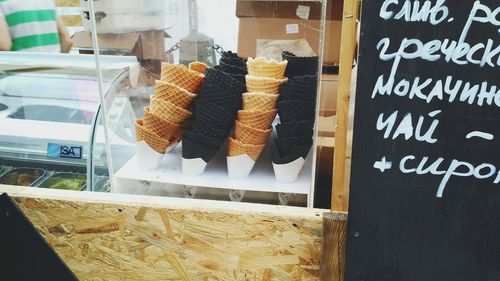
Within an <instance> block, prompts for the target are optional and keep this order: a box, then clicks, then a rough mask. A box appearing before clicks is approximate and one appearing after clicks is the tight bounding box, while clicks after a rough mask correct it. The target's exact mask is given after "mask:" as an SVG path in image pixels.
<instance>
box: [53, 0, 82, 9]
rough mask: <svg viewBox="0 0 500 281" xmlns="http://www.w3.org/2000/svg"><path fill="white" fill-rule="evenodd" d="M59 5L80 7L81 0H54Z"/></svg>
mask: <svg viewBox="0 0 500 281" xmlns="http://www.w3.org/2000/svg"><path fill="white" fill-rule="evenodd" d="M54 4H56V6H57V7H80V0H54Z"/></svg>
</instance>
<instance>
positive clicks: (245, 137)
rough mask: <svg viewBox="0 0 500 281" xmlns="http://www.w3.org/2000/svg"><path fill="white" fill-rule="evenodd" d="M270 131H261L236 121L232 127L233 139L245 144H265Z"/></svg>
mask: <svg viewBox="0 0 500 281" xmlns="http://www.w3.org/2000/svg"><path fill="white" fill-rule="evenodd" d="M271 131H272V129H271V128H269V129H267V130H261V129H257V128H252V127H250V126H247V125H245V124H242V123H241V122H238V121H236V123H235V125H234V139H236V140H237V141H239V142H241V143H245V144H255V145H258V144H265V143H266V141H267V137H268V136H269V134H270V133H271Z"/></svg>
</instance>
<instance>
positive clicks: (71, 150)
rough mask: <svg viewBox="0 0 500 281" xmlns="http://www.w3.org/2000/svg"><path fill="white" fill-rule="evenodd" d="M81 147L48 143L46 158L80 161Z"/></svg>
mask: <svg viewBox="0 0 500 281" xmlns="http://www.w3.org/2000/svg"><path fill="white" fill-rule="evenodd" d="M82 152H83V147H82V146H81V145H68V144H56V143H49V144H48V146H47V157H49V158H70V159H82Z"/></svg>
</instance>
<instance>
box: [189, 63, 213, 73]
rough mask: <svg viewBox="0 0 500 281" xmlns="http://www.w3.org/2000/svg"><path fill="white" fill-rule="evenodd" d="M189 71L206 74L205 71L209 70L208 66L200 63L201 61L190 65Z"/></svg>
mask: <svg viewBox="0 0 500 281" xmlns="http://www.w3.org/2000/svg"><path fill="white" fill-rule="evenodd" d="M188 67H189V69H191V70H194V71H197V72H199V73H203V74H205V71H206V70H207V68H208V65H206V64H204V63H202V62H200V61H193V62H192V63H190V64H189V66H188Z"/></svg>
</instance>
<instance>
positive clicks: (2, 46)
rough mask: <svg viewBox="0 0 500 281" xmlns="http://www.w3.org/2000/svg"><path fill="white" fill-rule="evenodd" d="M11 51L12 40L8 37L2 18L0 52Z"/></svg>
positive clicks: (7, 28)
mask: <svg viewBox="0 0 500 281" xmlns="http://www.w3.org/2000/svg"><path fill="white" fill-rule="evenodd" d="M11 49H12V38H11V37H10V32H9V26H8V25H7V22H6V21H5V19H4V18H3V17H0V51H10V50H11Z"/></svg>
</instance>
